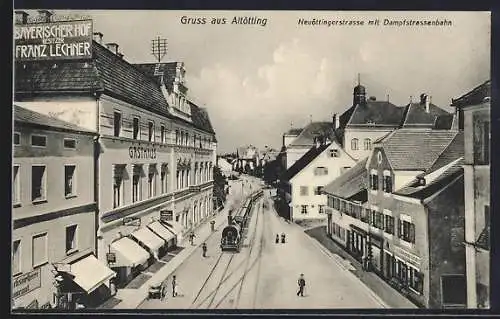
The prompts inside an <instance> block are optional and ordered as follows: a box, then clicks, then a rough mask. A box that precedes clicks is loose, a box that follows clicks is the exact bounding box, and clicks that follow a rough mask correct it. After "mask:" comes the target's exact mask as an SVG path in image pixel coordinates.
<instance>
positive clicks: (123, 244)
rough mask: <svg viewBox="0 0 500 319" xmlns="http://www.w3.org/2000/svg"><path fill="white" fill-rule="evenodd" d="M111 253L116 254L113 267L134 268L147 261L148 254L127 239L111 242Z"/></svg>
mask: <svg viewBox="0 0 500 319" xmlns="http://www.w3.org/2000/svg"><path fill="white" fill-rule="evenodd" d="M111 251H112V252H114V253H115V254H116V262H115V263H114V264H113V266H114V267H135V266H138V265H141V264H143V263H145V262H146V261H147V260H148V259H149V253H148V252H147V251H146V250H144V249H143V248H142V247H141V246H139V244H137V243H136V242H134V241H133V240H132V239H130V238H128V237H123V238H121V239H119V240H117V241H115V242H113V243H112V244H111Z"/></svg>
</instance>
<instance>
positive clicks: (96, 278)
mask: <svg viewBox="0 0 500 319" xmlns="http://www.w3.org/2000/svg"><path fill="white" fill-rule="evenodd" d="M70 272H71V274H72V275H73V276H74V278H73V281H74V282H75V283H76V284H77V285H78V286H80V287H82V288H83V289H84V290H85V291H86V292H87V293H91V292H92V291H94V290H96V289H97V288H99V286H100V285H102V284H103V283H105V282H106V281H107V280H109V279H111V278H113V277H115V276H116V273H115V272H114V271H113V270H111V269H109V268H108V266H106V265H105V264H104V263H103V262H102V261H100V260H98V259H97V258H95V257H94V256H93V255H89V256H87V257H85V258H83V259H81V260H78V261H77V262H75V263H73V264H71V266H70Z"/></svg>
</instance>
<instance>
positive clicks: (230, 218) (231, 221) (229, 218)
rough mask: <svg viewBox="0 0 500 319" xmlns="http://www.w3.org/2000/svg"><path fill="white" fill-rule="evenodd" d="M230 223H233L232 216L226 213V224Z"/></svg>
mask: <svg viewBox="0 0 500 319" xmlns="http://www.w3.org/2000/svg"><path fill="white" fill-rule="evenodd" d="M232 223H233V216H231V215H228V216H227V224H228V225H231V224H232Z"/></svg>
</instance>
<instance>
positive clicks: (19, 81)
mask: <svg viewBox="0 0 500 319" xmlns="http://www.w3.org/2000/svg"><path fill="white" fill-rule="evenodd" d="M92 54H93V60H92V61H87V62H82V61H77V62H73V61H65V62H57V63H56V64H55V63H54V62H50V63H48V62H39V63H38V62H37V63H18V64H17V65H16V74H15V75H16V76H15V77H14V79H15V80H14V81H15V84H14V85H15V90H16V93H19V92H25V93H30V92H41V91H44V92H53V91H88V92H92V91H94V90H104V92H105V93H107V94H109V95H110V96H113V97H116V98H120V99H122V100H124V101H126V102H129V103H131V104H134V105H137V106H140V107H143V108H144V109H146V110H149V111H153V112H155V113H159V114H161V115H167V114H168V112H167V108H168V104H167V101H166V100H165V98H164V97H163V94H162V92H161V90H160V87H159V85H158V83H157V82H156V81H154V80H152V79H151V78H150V77H148V76H146V75H145V74H144V73H143V72H142V71H140V70H139V69H138V68H136V67H135V66H133V65H132V64H130V63H128V62H127V61H125V60H124V59H122V58H120V57H118V56H117V55H116V54H114V53H113V52H111V51H109V50H108V49H106V48H105V47H103V46H102V45H100V44H99V43H97V42H95V41H93V43H92ZM54 65H56V66H57V67H53V66H54ZM25 66H26V68H25Z"/></svg>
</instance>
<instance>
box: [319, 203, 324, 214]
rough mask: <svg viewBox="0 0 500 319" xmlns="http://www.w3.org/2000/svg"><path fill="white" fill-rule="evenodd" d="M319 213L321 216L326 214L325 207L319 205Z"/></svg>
mask: <svg viewBox="0 0 500 319" xmlns="http://www.w3.org/2000/svg"><path fill="white" fill-rule="evenodd" d="M318 212H319V213H320V214H324V213H325V205H319V206H318Z"/></svg>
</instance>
